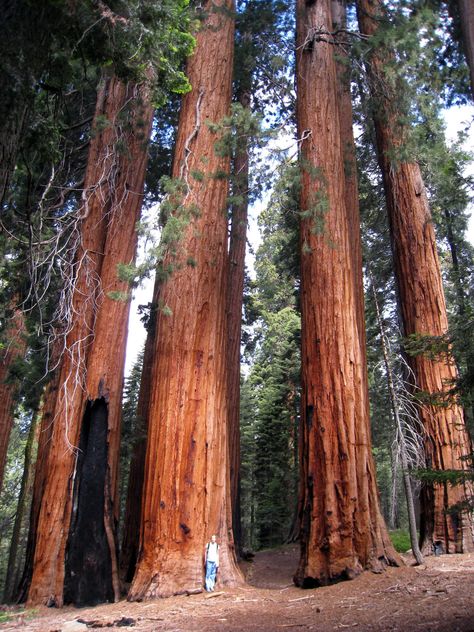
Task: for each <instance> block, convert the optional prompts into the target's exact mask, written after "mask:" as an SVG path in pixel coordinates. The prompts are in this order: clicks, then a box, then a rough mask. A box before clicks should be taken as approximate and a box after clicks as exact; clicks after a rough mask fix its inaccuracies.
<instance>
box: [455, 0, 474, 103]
mask: <svg viewBox="0 0 474 632" xmlns="http://www.w3.org/2000/svg"><path fill="white" fill-rule="evenodd" d="M458 3H459V13H460V16H461V27H462V33H463V40H464V48H465V50H466V60H467V63H468V66H469V73H470V75H471V94H472V99H473V100H474V6H473V4H472V0H458Z"/></svg>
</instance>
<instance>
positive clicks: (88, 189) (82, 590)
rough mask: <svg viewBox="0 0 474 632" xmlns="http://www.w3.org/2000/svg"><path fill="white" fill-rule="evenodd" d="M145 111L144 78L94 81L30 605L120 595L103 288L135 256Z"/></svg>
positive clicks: (117, 372)
mask: <svg viewBox="0 0 474 632" xmlns="http://www.w3.org/2000/svg"><path fill="white" fill-rule="evenodd" d="M152 113H153V110H152V107H151V105H150V103H149V98H148V93H147V86H146V84H143V85H142V86H137V85H134V84H129V85H127V84H125V83H123V82H122V81H120V80H118V79H117V78H116V77H114V76H110V77H107V76H105V77H104V79H103V81H102V83H101V85H100V88H99V91H98V96H97V107H96V114H95V120H94V136H93V138H92V140H91V146H90V150H89V159H88V166H87V172H86V176H85V186H84V192H83V197H82V200H83V204H82V206H81V213H80V214H79V219H78V223H77V251H76V255H75V259H74V262H73V264H72V267H71V271H70V276H69V277H68V279H67V281H68V284H67V285H66V288H65V290H66V292H65V294H66V295H65V297H64V302H65V307H66V309H67V310H68V311H70V313H72V314H73V317H72V319H71V321H70V322H69V323H67V324H68V325H69V326H68V328H67V329H66V331H65V333H64V347H63V349H62V353H61V359H60V362H61V365H60V370H59V382H58V386H59V387H58V391H57V392H56V395H55V403H54V412H53V413H52V420H51V424H52V433H51V446H50V448H49V453H48V460H47V464H46V481H45V487H44V494H43V497H42V500H41V509H40V513H39V519H38V526H37V534H36V547H35V555H34V566H33V577H32V581H31V586H30V590H29V593H28V601H29V603H47V604H49V605H57V606H60V605H62V604H63V603H64V602H65V603H71V602H72V603H75V604H78V605H79V604H84V603H97V602H100V601H107V600H113V599H114V598H115V599H117V598H118V596H119V586H118V573H117V562H116V542H115V523H116V519H117V515H118V514H117V503H116V496H117V490H116V486H117V462H118V440H119V436H120V435H119V429H120V404H121V392H122V381H123V363H124V354H125V341H126V330H127V320H128V319H127V315H128V309H129V302H128V300H123V299H122V300H116V299H117V297H115V300H114V298H113V296H112V294H113V293H120V292H122V293H123V292H124V291H126V289H127V286H126V283H124V282H123V281H121V280H120V279H119V277H118V275H117V265H118V264H120V263H122V264H129V263H131V262H132V261H133V258H134V255H135V245H136V234H135V223H136V221H137V219H138V213H139V211H140V206H141V196H142V191H143V181H144V176H145V167H146V143H147V139H148V136H149V132H150V127H151V119H152ZM104 120H105V122H106V124H105V125H104ZM111 323H114V325H113V326H111ZM71 481H72V484H71Z"/></svg>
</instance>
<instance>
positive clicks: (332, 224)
mask: <svg viewBox="0 0 474 632" xmlns="http://www.w3.org/2000/svg"><path fill="white" fill-rule="evenodd" d="M321 29H322V30H324V31H326V32H328V31H329V32H332V20H331V2H330V0H320V1H319V2H317V3H311V4H308V3H307V2H306V1H305V0H298V2H297V120H298V134H299V136H300V138H301V139H302V143H301V169H302V193H301V213H302V221H301V227H300V230H301V284H302V287H301V290H302V297H301V308H302V429H301V432H302V442H303V457H302V466H301V473H302V480H303V481H304V482H303V486H302V487H303V505H302V506H303V515H302V522H301V540H302V543H301V560H300V565H299V568H298V571H297V573H296V576H295V582H296V583H297V584H298V585H300V586H316V585H320V584H327V583H329V582H331V581H337V580H340V579H350V578H352V577H354V576H355V575H357V574H358V573H359V572H361V571H362V570H363V569H369V568H370V569H380V568H383V567H384V566H385V565H387V564H394V563H397V562H398V558H397V555H396V553H395V551H394V550H393V548H392V546H391V544H390V541H389V538H388V535H387V532H386V528H385V525H384V522H383V519H382V517H381V514H380V511H379V505H378V494H377V487H376V481H375V474H374V464H373V460H372V456H371V445H370V432H369V419H368V404H367V397H368V393H367V389H366V378H365V376H364V370H365V361H364V357H363V350H362V349H361V344H360V337H359V327H358V320H357V297H356V288H355V285H356V284H355V281H354V271H353V258H352V256H351V241H352V240H351V239H350V236H349V221H348V216H347V210H346V191H345V186H344V159H343V153H344V152H343V147H342V143H341V127H340V121H339V116H338V115H337V113H338V101H337V99H338V88H337V80H336V64H335V60H334V52H333V47H332V45H331V44H330V43H327V42H325V41H321V39H325V38H319V37H318V33H319V31H320V30H321Z"/></svg>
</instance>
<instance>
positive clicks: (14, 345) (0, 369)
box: [0, 307, 26, 492]
mask: <svg viewBox="0 0 474 632" xmlns="http://www.w3.org/2000/svg"><path fill="white" fill-rule="evenodd" d="M25 336H26V328H25V321H24V318H23V312H22V311H21V309H19V308H17V307H14V308H13V312H12V317H11V319H10V322H9V323H8V325H7V327H6V330H5V332H4V333H3V335H2V343H3V345H4V346H3V348H2V349H0V402H1V406H0V492H1V490H2V486H3V475H4V471H5V463H6V459H7V451H8V442H9V440H10V433H11V430H12V427H13V413H14V405H15V394H16V392H17V389H18V383H16V382H15V380H11V381H10V380H9V373H10V369H11V368H12V366H13V364H14V363H15V360H17V359H18V358H22V357H23V356H24V355H25V351H26V337H25Z"/></svg>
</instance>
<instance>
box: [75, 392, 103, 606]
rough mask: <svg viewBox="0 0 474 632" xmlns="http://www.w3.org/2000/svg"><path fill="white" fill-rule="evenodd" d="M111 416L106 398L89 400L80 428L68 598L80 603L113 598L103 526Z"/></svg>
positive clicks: (78, 604) (93, 603) (99, 601)
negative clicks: (108, 418) (109, 416)
mask: <svg viewBox="0 0 474 632" xmlns="http://www.w3.org/2000/svg"><path fill="white" fill-rule="evenodd" d="M107 417H108V410H107V404H106V402H105V400H104V399H98V400H95V401H94V402H88V404H87V407H86V411H85V414H84V420H83V423H82V428H81V437H80V442H79V453H78V458H77V466H76V476H75V481H74V496H73V512H72V519H71V526H70V529H69V537H68V542H67V546H66V557H65V577H64V603H65V604H71V603H72V604H74V605H75V606H77V607H80V606H94V605H96V604H98V603H103V602H106V601H114V591H113V585H112V580H111V577H112V568H111V556H110V550H109V545H108V540H107V533H106V530H105V525H104V505H105V501H106V498H105V491H104V490H105V488H106V477H107V475H108V466H107V449H108V443H107V430H108V423H107Z"/></svg>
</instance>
